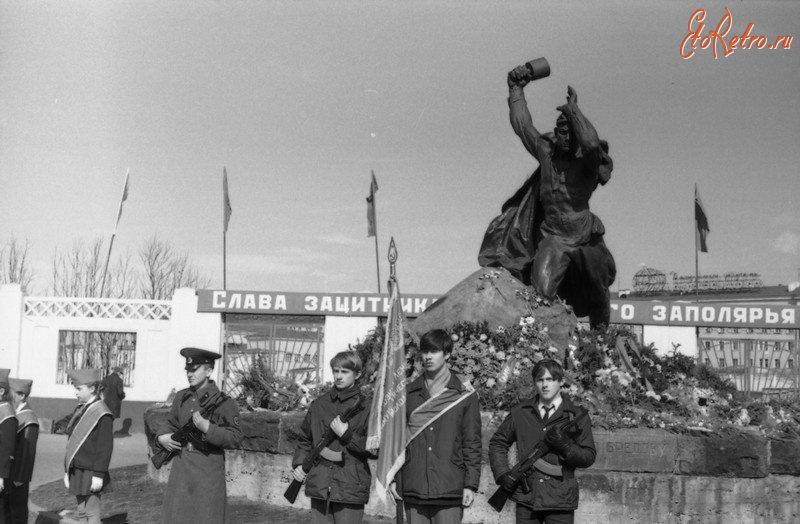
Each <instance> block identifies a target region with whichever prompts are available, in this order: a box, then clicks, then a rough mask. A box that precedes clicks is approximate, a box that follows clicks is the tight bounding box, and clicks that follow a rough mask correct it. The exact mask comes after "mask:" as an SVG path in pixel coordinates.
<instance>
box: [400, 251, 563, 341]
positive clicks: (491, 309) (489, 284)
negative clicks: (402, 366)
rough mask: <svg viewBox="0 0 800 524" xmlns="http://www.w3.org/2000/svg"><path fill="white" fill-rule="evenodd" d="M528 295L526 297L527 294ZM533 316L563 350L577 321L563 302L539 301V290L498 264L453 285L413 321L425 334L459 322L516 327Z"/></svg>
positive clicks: (419, 330) (420, 333)
mask: <svg viewBox="0 0 800 524" xmlns="http://www.w3.org/2000/svg"><path fill="white" fill-rule="evenodd" d="M526 296H527V297H528V298H525V297H526ZM527 316H532V317H533V318H535V319H536V320H537V321H538V322H539V323H540V324H541V325H542V326H544V327H546V328H547V334H548V335H549V337H550V339H551V340H552V342H553V345H554V346H555V347H556V348H558V349H560V350H562V351H563V350H564V349H566V348H567V346H568V345H569V343H570V341H571V336H572V335H573V334H574V333H575V330H576V328H577V326H578V320H577V318H575V315H574V314H573V313H572V310H571V309H570V308H569V307H568V306H566V305H565V304H563V303H560V302H555V303H552V304H549V303H545V302H544V301H542V302H539V301H537V300H536V292H535V291H534V290H533V288H532V287H530V286H526V285H525V284H523V283H522V282H520V281H519V280H517V279H516V278H514V277H513V276H511V273H509V272H508V270H506V269H504V268H499V267H484V268H481V269H479V270H477V271H475V272H474V273H472V274H471V275H469V276H468V277H467V278H465V279H464V280H462V281H461V282H459V283H458V284H456V285H455V286H453V288H452V289H450V290H449V291H448V292H447V293H445V294H444V295H442V296H441V297H440V298H439V299H438V300H437V301H436V302H434V303H433V305H431V306H430V307H428V309H426V310H425V311H424V312H423V313H422V314H421V315H420V316H419V317H417V318H416V319H415V320H414V321H413V322H412V323H411V329H412V330H413V331H414V332H415V333H417V334H418V335H423V334H424V333H425V332H427V331H428V330H431V329H434V328H440V329H448V328H450V327H452V326H453V325H455V324H457V323H459V322H486V323H487V324H488V326H489V328H490V329H492V330H494V329H497V328H498V327H508V326H513V325H515V324H517V323H518V322H519V319H520V318H521V317H527Z"/></svg>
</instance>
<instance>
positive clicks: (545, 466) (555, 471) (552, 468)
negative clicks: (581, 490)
mask: <svg viewBox="0 0 800 524" xmlns="http://www.w3.org/2000/svg"><path fill="white" fill-rule="evenodd" d="M533 467H534V468H536V469H538V470H539V471H541V472H542V473H544V474H545V475H550V476H551V477H563V476H564V472H563V471H562V470H561V466H559V465H557V464H551V463H549V462H547V461H546V460H544V459H539V460H537V461H536V462H534V463H533Z"/></svg>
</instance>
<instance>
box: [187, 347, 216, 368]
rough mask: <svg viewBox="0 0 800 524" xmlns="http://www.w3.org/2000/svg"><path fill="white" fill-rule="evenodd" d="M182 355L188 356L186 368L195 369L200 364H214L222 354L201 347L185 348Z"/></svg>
mask: <svg viewBox="0 0 800 524" xmlns="http://www.w3.org/2000/svg"><path fill="white" fill-rule="evenodd" d="M181 355H182V356H184V357H186V367H185V369H194V368H195V367H197V366H199V365H200V364H214V361H215V360H217V359H218V358H220V357H221V356H222V355H220V354H219V353H214V352H213V351H208V350H206V349H199V348H183V349H182V350H181Z"/></svg>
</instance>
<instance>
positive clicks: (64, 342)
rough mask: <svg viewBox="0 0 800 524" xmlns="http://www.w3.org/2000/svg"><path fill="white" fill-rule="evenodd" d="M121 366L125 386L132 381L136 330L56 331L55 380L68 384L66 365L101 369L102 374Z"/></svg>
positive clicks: (70, 367)
mask: <svg viewBox="0 0 800 524" xmlns="http://www.w3.org/2000/svg"><path fill="white" fill-rule="evenodd" d="M117 366H119V367H121V368H122V377H121V378H122V381H123V384H125V386H132V385H133V371H134V369H135V368H136V333H120V332H116V331H67V330H61V331H59V332H58V367H57V370H56V384H69V377H67V371H68V370H70V369H95V368H100V369H102V370H103V375H106V374H107V373H108V372H110V371H111V369H112V368H114V367H117Z"/></svg>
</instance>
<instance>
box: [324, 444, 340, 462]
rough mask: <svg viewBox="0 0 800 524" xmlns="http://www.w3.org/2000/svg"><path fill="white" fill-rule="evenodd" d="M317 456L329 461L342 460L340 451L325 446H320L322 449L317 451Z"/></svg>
mask: <svg viewBox="0 0 800 524" xmlns="http://www.w3.org/2000/svg"><path fill="white" fill-rule="evenodd" d="M319 456H320V457H322V458H324V459H325V460H328V461H330V462H342V461H343V460H344V458H343V457H342V452H341V451H333V450H332V449H331V448H329V447H327V446H326V447H324V448H322V451H320V452H319Z"/></svg>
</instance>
